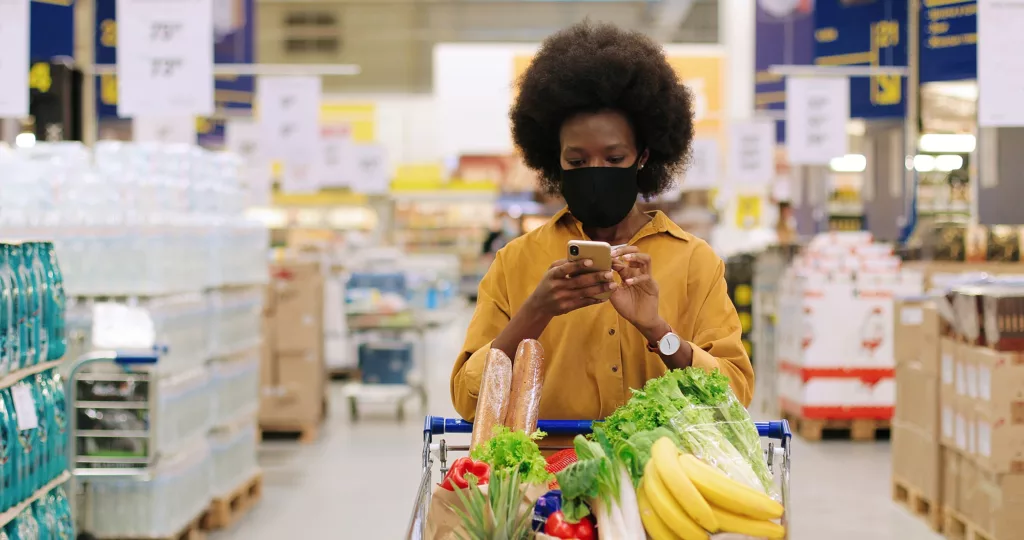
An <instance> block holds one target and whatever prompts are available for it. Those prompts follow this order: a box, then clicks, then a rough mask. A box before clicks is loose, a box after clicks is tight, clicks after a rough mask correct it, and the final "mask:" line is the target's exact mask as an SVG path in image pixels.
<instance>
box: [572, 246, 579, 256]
mask: <svg viewBox="0 0 1024 540" xmlns="http://www.w3.org/2000/svg"><path fill="white" fill-rule="evenodd" d="M579 254H580V247H579V246H569V255H572V256H573V257H575V256H577V255H579Z"/></svg>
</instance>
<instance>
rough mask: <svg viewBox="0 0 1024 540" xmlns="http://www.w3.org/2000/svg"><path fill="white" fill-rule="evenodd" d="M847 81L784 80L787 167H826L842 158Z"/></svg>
mask: <svg viewBox="0 0 1024 540" xmlns="http://www.w3.org/2000/svg"><path fill="white" fill-rule="evenodd" d="M849 121H850V79H849V78H847V77H787V78H786V152H787V153H788V154H789V163H790V165H828V163H829V160H831V159H832V158H835V157H840V156H843V155H846V154H847V153H848V151H847V146H848V144H847V137H846V124H847V122H849Z"/></svg>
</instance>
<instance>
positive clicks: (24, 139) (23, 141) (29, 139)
mask: <svg viewBox="0 0 1024 540" xmlns="http://www.w3.org/2000/svg"><path fill="white" fill-rule="evenodd" d="M14 144H15V145H16V146H17V147H18V148H32V147H33V146H35V145H36V134H35V133H19V134H18V136H17V137H15V138H14Z"/></svg>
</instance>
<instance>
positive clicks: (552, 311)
mask: <svg viewBox="0 0 1024 540" xmlns="http://www.w3.org/2000/svg"><path fill="white" fill-rule="evenodd" d="M593 264H594V263H593V261H591V260H590V259H583V260H579V261H572V262H569V261H567V260H565V259H562V260H559V261H555V262H553V263H551V267H550V268H549V269H548V271H547V273H545V274H544V279H542V280H541V282H540V284H539V285H537V288H536V289H534V291H533V294H531V295H530V298H529V300H527V304H528V306H529V309H531V310H534V311H535V312H537V313H542V314H544V315H547V316H549V317H557V316H558V315H565V314H566V313H569V312H570V311H575V310H577V309H580V308H584V307H587V306H592V305H594V304H600V303H602V302H605V300H600V299H597V298H594V297H595V296H597V295H599V294H601V293H606V292H610V291H614V290H615V289H616V288H617V287H618V283H616V282H615V276H614V273H613V272H611V271H608V272H594V271H588V269H589V268H590V267H591V266H593Z"/></svg>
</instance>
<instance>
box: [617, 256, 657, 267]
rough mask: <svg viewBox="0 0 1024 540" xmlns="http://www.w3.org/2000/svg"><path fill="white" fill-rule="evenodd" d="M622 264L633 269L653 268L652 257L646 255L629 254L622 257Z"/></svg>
mask: <svg viewBox="0 0 1024 540" xmlns="http://www.w3.org/2000/svg"><path fill="white" fill-rule="evenodd" d="M622 262H623V263H625V264H627V265H629V266H630V267H631V268H639V269H642V270H647V269H648V268H650V266H651V256H650V255H648V254H646V253H629V254H626V255H623V256H622Z"/></svg>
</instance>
